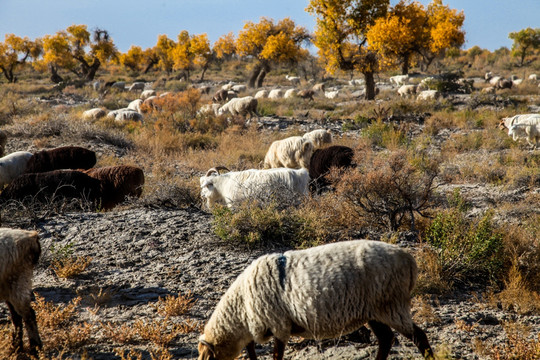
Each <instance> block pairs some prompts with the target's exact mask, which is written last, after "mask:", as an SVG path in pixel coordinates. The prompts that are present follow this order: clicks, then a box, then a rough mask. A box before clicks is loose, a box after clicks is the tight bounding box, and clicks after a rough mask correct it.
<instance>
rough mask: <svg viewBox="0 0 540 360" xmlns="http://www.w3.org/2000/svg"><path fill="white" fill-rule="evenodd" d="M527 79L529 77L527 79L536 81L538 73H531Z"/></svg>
mask: <svg viewBox="0 0 540 360" xmlns="http://www.w3.org/2000/svg"><path fill="white" fill-rule="evenodd" d="M528 79H529V81H534V82H536V81H538V75H536V74H531V75H529V77H528Z"/></svg>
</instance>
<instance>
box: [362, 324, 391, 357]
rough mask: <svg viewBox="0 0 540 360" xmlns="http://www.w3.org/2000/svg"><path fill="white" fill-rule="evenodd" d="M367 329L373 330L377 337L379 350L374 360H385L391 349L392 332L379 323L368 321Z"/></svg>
mask: <svg viewBox="0 0 540 360" xmlns="http://www.w3.org/2000/svg"><path fill="white" fill-rule="evenodd" d="M368 323H369V327H370V328H371V330H373V333H374V334H375V336H376V337H377V341H378V342H379V350H378V351H377V357H376V360H385V359H387V358H388V354H390V349H391V348H392V343H393V342H394V332H393V331H392V329H391V328H390V326H388V325H386V324H383V323H381V322H378V321H375V320H370V321H369V322H368Z"/></svg>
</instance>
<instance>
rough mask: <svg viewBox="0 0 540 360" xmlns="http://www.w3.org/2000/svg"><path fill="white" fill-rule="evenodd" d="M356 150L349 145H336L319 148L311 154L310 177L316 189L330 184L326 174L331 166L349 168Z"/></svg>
mask: <svg viewBox="0 0 540 360" xmlns="http://www.w3.org/2000/svg"><path fill="white" fill-rule="evenodd" d="M353 158H354V150H353V149H351V148H350V147H347V146H341V145H334V146H330V147H327V148H325V149H317V150H315V152H313V155H312V156H311V161H310V164H309V177H310V178H311V180H312V182H313V185H314V190H320V189H321V188H323V187H325V186H328V185H330V182H329V181H328V179H327V178H326V175H328V173H329V172H330V169H331V168H334V167H335V168H340V169H344V168H348V167H352V166H353Z"/></svg>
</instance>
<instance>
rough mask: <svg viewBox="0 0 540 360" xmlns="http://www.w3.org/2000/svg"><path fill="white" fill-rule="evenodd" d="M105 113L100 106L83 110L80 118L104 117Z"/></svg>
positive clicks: (93, 118) (96, 118)
mask: <svg viewBox="0 0 540 360" xmlns="http://www.w3.org/2000/svg"><path fill="white" fill-rule="evenodd" d="M105 115H107V113H106V112H105V110H103V109H102V108H94V109H90V110H86V111H84V112H83V113H82V118H83V119H84V120H98V119H101V118H102V117H104V116H105Z"/></svg>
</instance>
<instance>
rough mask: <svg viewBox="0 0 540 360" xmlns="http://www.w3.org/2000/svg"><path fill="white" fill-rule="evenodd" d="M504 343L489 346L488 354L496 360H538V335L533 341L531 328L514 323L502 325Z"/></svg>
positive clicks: (539, 342)
mask: <svg viewBox="0 0 540 360" xmlns="http://www.w3.org/2000/svg"><path fill="white" fill-rule="evenodd" d="M503 328H504V331H505V333H506V341H505V343H503V344H500V345H499V344H491V349H490V350H489V354H490V356H491V358H492V359H496V360H518V359H519V360H537V359H540V335H538V337H537V338H536V339H535V338H533V337H532V336H531V335H530V332H531V328H530V326H529V325H524V324H520V323H516V322H507V323H505V324H503Z"/></svg>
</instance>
